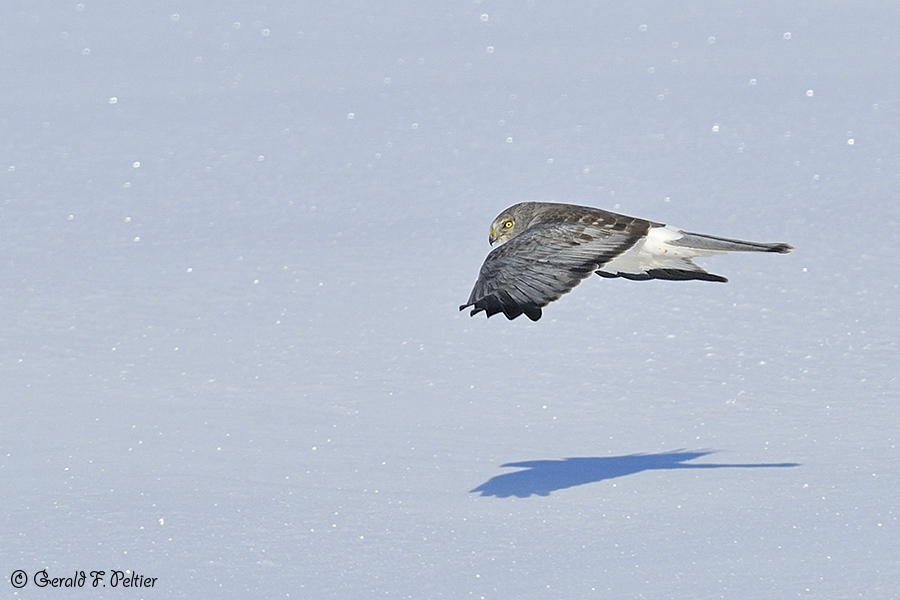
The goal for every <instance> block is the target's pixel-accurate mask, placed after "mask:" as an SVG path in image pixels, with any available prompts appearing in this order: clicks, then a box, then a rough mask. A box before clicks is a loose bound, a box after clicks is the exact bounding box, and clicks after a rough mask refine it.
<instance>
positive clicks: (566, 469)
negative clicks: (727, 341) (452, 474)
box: [471, 450, 800, 498]
mask: <svg viewBox="0 0 900 600" xmlns="http://www.w3.org/2000/svg"><path fill="white" fill-rule="evenodd" d="M710 454H714V452H713V451H712V450H694V451H684V450H676V451H674V452H661V453H658V454H629V455H627V456H609V457H577V458H563V459H560V460H527V461H523V462H515V463H506V464H505V465H501V466H502V467H519V468H521V469H523V470H521V471H515V472H513V473H504V474H503V475H497V476H495V477H491V478H490V479H488V480H487V481H485V482H484V483H482V484H481V485H479V486H478V487H477V488H475V489H474V490H471V492H480V493H481V495H482V496H497V497H498V498H509V497H510V496H517V497H519V498H527V497H528V496H531V495H538V496H549V495H550V493H551V492H555V491H557V490H564V489H566V488H570V487H575V486H576V485H584V484H586V483H595V482H597V481H603V480H604V479H614V478H616V477H624V476H625V475H634V474H635V473H640V472H641V471H657V470H666V469H762V468H783V467H797V466H800V465H799V463H746V464H733V463H701V464H685V463H686V462H687V461H690V460H694V459H697V458H701V457H703V456H707V455H710Z"/></svg>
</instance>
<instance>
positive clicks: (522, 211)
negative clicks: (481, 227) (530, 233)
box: [488, 202, 535, 246]
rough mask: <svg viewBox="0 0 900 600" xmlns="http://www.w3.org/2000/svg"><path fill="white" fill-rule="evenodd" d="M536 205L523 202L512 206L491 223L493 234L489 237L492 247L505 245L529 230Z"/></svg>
mask: <svg viewBox="0 0 900 600" xmlns="http://www.w3.org/2000/svg"><path fill="white" fill-rule="evenodd" d="M534 204H535V203H534V202H522V203H521V204H516V205H515V206H510V207H509V208H507V209H506V210H504V211H503V212H502V213H500V214H499V215H497V218H496V219H494V222H493V223H491V234H490V236H489V237H488V241H489V242H490V243H491V246H493V245H494V244H497V245H501V244H504V243H506V242H508V241H509V240H511V239H513V238H514V237H516V236H517V235H519V234H520V233H522V232H523V231H525V230H526V229H528V226H529V225H531V218H532V216H533V213H534Z"/></svg>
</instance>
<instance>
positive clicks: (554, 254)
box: [459, 202, 793, 321]
mask: <svg viewBox="0 0 900 600" xmlns="http://www.w3.org/2000/svg"><path fill="white" fill-rule="evenodd" d="M489 241H490V243H491V245H492V246H493V245H494V244H499V245H498V246H497V247H496V248H494V249H493V250H492V251H491V252H490V254H488V255H487V258H486V259H485V260H484V264H483V265H481V272H480V273H479V274H478V281H476V282H475V287H474V289H473V290H472V294H471V295H470V296H469V300H468V301H467V302H466V303H465V304H463V305H462V306H460V307H459V310H464V309H466V308H468V307H470V306H471V307H472V312H471V315H472V316H474V315H476V314H478V313H480V312H482V311H484V313H485V314H486V315H487V316H488V317H490V316H491V315H495V314H497V313H500V312H502V313H503V314H504V315H505V316H506V318H507V319H515V318H516V317H518V316H519V315H522V314H524V315H525V316H526V317H528V318H529V319H531V320H532V321H537V320H538V319H540V318H541V309H542V308H543V307H544V306H547V305H548V304H550V303H551V302H553V301H554V300H557V299H558V298H559V297H560V296H562V295H563V294H566V293H568V292H570V291H572V288H574V287H575V286H576V285H578V284H579V283H581V281H582V280H583V279H585V278H587V277H589V276H590V274H591V273H596V274H597V275H600V276H601V277H623V278H625V279H632V280H637V281H644V280H648V279H670V280H674V281H688V280H692V279H698V280H701V281H720V282H725V281H728V280H727V279H726V278H724V277H722V276H721V275H714V274H712V273H708V272H706V271H704V270H703V269H701V268H700V267H698V266H697V265H695V264H694V263H693V262H691V259H692V258H696V257H698V256H711V255H714V254H722V253H724V252H777V253H779V254H786V253H788V252H790V251H791V250H793V247H792V246H791V245H790V244H778V243H776V244H764V243H759V242H743V241H741V240H731V239H728V238H722V237H716V236H712V235H704V234H700V233H690V232H687V231H682V230H681V229H678V228H676V227H671V226H668V225H664V224H662V223H655V222H653V221H647V220H645V219H638V218H636V217H626V216H625V215H620V214H616V213H613V212H609V211H605V210H601V209H599V208H592V207H589V206H576V205H574V204H557V203H552V202H522V203H520V204H515V205H513V206H510V207H509V208H507V209H506V210H504V211H503V212H502V213H500V214H499V215H498V216H497V218H496V219H494V222H493V223H492V224H491V234H490V238H489Z"/></svg>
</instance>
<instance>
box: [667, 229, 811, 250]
mask: <svg viewBox="0 0 900 600" xmlns="http://www.w3.org/2000/svg"><path fill="white" fill-rule="evenodd" d="M668 243H669V244H670V245H672V246H682V247H685V248H693V249H695V250H708V251H712V252H777V253H779V254H787V253H788V252H790V251H791V250H793V249H794V247H793V246H791V245H790V244H783V243H775V244H765V243H761V242H745V241H743V240H731V239H728V238H721V237H716V236H713V235H705V234H703V233H690V232H688V231H683V232H682V236H681V237H680V238H678V239H675V240H670V241H669V242H668Z"/></svg>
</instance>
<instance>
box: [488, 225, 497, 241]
mask: <svg viewBox="0 0 900 600" xmlns="http://www.w3.org/2000/svg"><path fill="white" fill-rule="evenodd" d="M494 233H495V230H494V228H493V227H491V234H490V235H489V236H488V242H489V243H490V244H491V246H493V245H494V242H496V241H497V238H496V237H495V235H494Z"/></svg>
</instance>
